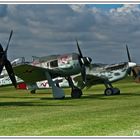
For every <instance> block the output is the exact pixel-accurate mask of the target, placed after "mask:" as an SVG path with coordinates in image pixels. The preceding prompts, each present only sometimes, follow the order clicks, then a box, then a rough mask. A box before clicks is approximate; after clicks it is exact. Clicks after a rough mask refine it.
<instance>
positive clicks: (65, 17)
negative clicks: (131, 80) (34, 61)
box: [0, 4, 140, 64]
mask: <svg viewBox="0 0 140 140" xmlns="http://www.w3.org/2000/svg"><path fill="white" fill-rule="evenodd" d="M11 29H13V31H14V34H13V36H12V39H11V43H10V46H9V50H8V57H9V59H10V60H13V59H15V58H17V57H21V56H25V57H26V58H27V60H28V59H29V58H31V57H32V56H46V55H51V54H63V53H71V52H77V48H76V41H75V39H76V38H77V39H78V41H79V44H80V47H81V50H82V52H83V55H84V56H90V57H91V58H92V59H93V63H99V62H101V63H109V64H111V63H117V62H121V61H123V62H124V61H127V60H128V59H127V55H126V49H125V46H126V43H127V45H128V46H129V49H130V51H131V56H132V59H133V60H134V61H135V62H137V63H139V64H140V60H139V59H140V58H139V55H140V46H139V44H140V6H139V5H136V4H134V5H130V4H129V5H126V4H116V5H115V4H114V5H112V4H110V5H107V4H104V5H103V4H102V5H94V4H93V5H91V4H90V5H86V4H84V5H80V4H77V5H75V4H54V5H51V4H46V5H44V4H43V5H40V4H32V5H29V4H26V5H22V4H20V5H16V4H13V5H0V41H1V44H2V45H3V47H6V44H7V40H8V37H9V34H10V31H11Z"/></svg>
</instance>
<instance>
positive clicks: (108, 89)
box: [104, 88, 113, 96]
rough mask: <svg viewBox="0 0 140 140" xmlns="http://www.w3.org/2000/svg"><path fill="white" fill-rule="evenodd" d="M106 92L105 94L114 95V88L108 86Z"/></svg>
mask: <svg viewBox="0 0 140 140" xmlns="http://www.w3.org/2000/svg"><path fill="white" fill-rule="evenodd" d="M104 94H105V95H106V96H110V95H113V89H112V88H107V89H105V91H104Z"/></svg>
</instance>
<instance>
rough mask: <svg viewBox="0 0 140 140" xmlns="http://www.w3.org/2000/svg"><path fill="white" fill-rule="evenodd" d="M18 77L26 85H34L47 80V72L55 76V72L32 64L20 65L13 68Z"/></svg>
mask: <svg viewBox="0 0 140 140" xmlns="http://www.w3.org/2000/svg"><path fill="white" fill-rule="evenodd" d="M13 70H14V73H15V75H16V76H18V77H19V78H21V79H22V80H24V82H26V83H34V82H37V81H42V80H46V79H47V78H46V72H48V73H49V74H51V75H55V74H56V72H54V70H50V69H46V68H42V67H37V66H34V65H31V64H28V63H27V64H26V63H25V64H19V65H17V66H14V67H13Z"/></svg>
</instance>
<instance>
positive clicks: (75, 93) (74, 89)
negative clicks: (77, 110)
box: [66, 77, 83, 99]
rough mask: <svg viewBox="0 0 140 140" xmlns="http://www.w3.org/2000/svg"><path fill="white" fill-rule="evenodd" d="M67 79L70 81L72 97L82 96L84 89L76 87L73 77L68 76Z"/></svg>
mask: <svg viewBox="0 0 140 140" xmlns="http://www.w3.org/2000/svg"><path fill="white" fill-rule="evenodd" d="M66 80H67V81H68V83H69V86H70V87H71V97H72V98H74V99H78V98H80V97H81V96H82V94H83V93H82V90H81V89H79V88H78V87H76V86H75V85H74V83H73V81H72V79H71V77H66Z"/></svg>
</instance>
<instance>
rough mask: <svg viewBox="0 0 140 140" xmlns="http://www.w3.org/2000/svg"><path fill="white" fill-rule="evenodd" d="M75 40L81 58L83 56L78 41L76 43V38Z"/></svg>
mask: <svg viewBox="0 0 140 140" xmlns="http://www.w3.org/2000/svg"><path fill="white" fill-rule="evenodd" d="M76 42H77V48H78V52H79V55H80V57H81V58H83V55H82V52H81V49H80V47H79V43H78V41H77V40H76Z"/></svg>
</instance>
